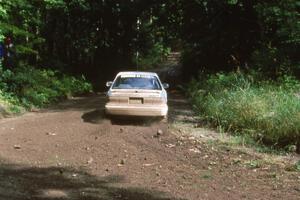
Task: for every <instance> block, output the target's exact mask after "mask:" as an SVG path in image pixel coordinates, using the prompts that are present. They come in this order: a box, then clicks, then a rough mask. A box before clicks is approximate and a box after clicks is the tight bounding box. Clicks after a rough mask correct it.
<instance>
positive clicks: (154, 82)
mask: <svg viewBox="0 0 300 200" xmlns="http://www.w3.org/2000/svg"><path fill="white" fill-rule="evenodd" d="M112 88H113V89H143V90H161V85H160V83H159V81H158V79H157V77H155V76H151V75H140V74H133V75H131V74H130V75H120V76H118V77H117V79H116V81H115V82H114V84H113V87H112Z"/></svg>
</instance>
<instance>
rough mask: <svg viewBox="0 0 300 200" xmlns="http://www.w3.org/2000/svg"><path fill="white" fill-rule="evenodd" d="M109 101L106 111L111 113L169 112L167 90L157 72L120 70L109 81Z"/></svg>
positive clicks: (130, 114)
mask: <svg viewBox="0 0 300 200" xmlns="http://www.w3.org/2000/svg"><path fill="white" fill-rule="evenodd" d="M107 86H109V90H108V92H107V97H108V101H107V104H106V105H105V111H106V113H107V114H109V115H127V116H161V117H166V116H167V113H168V105H167V92H166V90H165V87H168V85H167V84H164V85H163V84H162V83H161V81H160V80H159V77H158V76H157V74H156V73H150V72H120V73H119V74H118V75H117V76H116V78H115V80H114V81H113V82H108V83H107Z"/></svg>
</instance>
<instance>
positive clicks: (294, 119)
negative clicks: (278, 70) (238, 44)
mask: <svg viewBox="0 0 300 200" xmlns="http://www.w3.org/2000/svg"><path fill="white" fill-rule="evenodd" d="M188 88H189V89H188V90H187V92H188V94H189V96H190V97H191V99H192V101H193V104H194V106H195V108H196V109H197V110H198V112H199V114H200V115H201V116H202V117H203V118H204V119H205V120H206V121H208V122H211V123H213V124H214V125H215V126H218V127H222V129H225V130H226V131H229V132H233V133H235V134H247V135H250V136H251V137H253V138H255V139H257V140H258V141H264V142H267V143H270V144H273V145H277V144H278V145H286V144H296V143H297V142H298V143H299V142H300V101H299V98H300V97H299V91H300V83H299V81H297V80H296V79H295V78H293V77H290V76H283V77H282V78H280V79H279V81H278V82H273V81H269V80H257V79H256V78H255V76H253V75H245V74H241V73H229V74H224V73H219V74H216V75H210V76H208V77H203V76H202V77H199V81H197V80H193V81H191V82H190V84H189V87H188Z"/></svg>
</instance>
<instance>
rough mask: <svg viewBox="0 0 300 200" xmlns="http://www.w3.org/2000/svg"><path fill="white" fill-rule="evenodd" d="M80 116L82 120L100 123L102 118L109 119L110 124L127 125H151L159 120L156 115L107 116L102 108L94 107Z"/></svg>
mask: <svg viewBox="0 0 300 200" xmlns="http://www.w3.org/2000/svg"><path fill="white" fill-rule="evenodd" d="M81 118H82V119H83V121H84V122H87V123H92V124H100V123H102V122H103V121H104V120H108V121H110V123H111V124H112V125H121V126H122V125H124V126H125V125H129V126H151V125H152V124H155V123H159V122H161V119H160V118H157V117H130V116H109V115H106V114H105V111H104V109H96V110H93V111H90V112H86V113H84V114H83V115H82V116H81Z"/></svg>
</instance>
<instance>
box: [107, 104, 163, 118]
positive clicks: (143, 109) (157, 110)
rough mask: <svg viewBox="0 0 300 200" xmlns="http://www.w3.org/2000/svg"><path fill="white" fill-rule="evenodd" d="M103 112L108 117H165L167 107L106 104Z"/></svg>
mask: <svg viewBox="0 0 300 200" xmlns="http://www.w3.org/2000/svg"><path fill="white" fill-rule="evenodd" d="M105 112H106V113H107V114H109V115H128V116H166V115H167V113H168V106H167V105H166V104H163V105H147V106H146V105H118V104H110V103H108V104H106V105H105Z"/></svg>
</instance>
